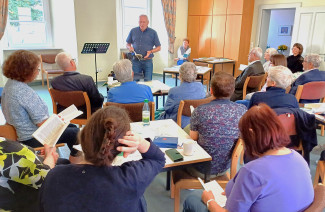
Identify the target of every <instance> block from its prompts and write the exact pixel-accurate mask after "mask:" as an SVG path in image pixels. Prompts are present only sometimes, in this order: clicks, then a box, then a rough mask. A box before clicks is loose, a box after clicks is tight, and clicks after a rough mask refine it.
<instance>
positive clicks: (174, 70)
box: [164, 66, 212, 75]
mask: <svg viewBox="0 0 325 212" xmlns="http://www.w3.org/2000/svg"><path fill="white" fill-rule="evenodd" d="M180 67H181V66H173V67H169V68H164V72H168V73H179V68H180ZM196 68H197V73H198V74H202V75H204V74H206V73H207V72H209V71H211V69H212V68H210V67H206V66H196Z"/></svg>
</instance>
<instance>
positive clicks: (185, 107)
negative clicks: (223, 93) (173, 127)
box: [177, 96, 214, 126]
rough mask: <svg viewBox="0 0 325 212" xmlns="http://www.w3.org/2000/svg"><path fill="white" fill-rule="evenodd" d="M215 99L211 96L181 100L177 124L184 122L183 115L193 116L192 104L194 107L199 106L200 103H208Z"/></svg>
mask: <svg viewBox="0 0 325 212" xmlns="http://www.w3.org/2000/svg"><path fill="white" fill-rule="evenodd" d="M213 99H214V97H213V96H210V97H208V98H205V99H188V100H181V101H180V102H179V106H178V112H177V124H178V125H179V126H181V123H182V115H183V116H191V109H190V106H191V105H192V106H193V107H194V108H197V107H198V106H200V105H203V104H207V103H209V102H211V101H212V100H213Z"/></svg>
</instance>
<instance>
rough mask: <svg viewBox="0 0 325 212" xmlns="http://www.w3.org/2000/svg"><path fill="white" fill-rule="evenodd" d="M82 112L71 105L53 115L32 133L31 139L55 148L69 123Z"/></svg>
mask: <svg viewBox="0 0 325 212" xmlns="http://www.w3.org/2000/svg"><path fill="white" fill-rule="evenodd" d="M82 113H83V112H82V111H80V110H78V109H77V108H76V106H75V105H71V106H70V107H68V108H66V109H65V110H64V111H62V112H61V113H59V114H53V115H51V116H50V118H48V119H47V120H46V121H45V122H44V123H43V124H42V125H41V126H40V127H39V128H38V129H37V130H36V131H35V132H34V133H33V137H34V138H35V139H36V140H38V141H39V142H40V143H42V144H43V145H44V144H47V145H49V146H51V147H53V146H55V144H56V142H58V140H59V138H60V136H61V135H62V133H63V132H64V130H65V129H66V128H67V127H68V125H69V123H70V121H71V120H72V119H74V118H76V117H78V116H80V115H81V114H82Z"/></svg>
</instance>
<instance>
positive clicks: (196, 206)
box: [183, 190, 209, 212]
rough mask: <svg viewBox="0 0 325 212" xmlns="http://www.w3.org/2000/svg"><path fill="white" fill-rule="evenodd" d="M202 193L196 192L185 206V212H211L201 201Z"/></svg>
mask: <svg viewBox="0 0 325 212" xmlns="http://www.w3.org/2000/svg"><path fill="white" fill-rule="evenodd" d="M201 196H202V191H201V190H200V191H194V192H193V194H191V195H190V196H188V197H187V198H186V200H185V202H184V204H183V212H209V210H208V208H207V206H206V205H205V204H204V203H203V202H202V200H201Z"/></svg>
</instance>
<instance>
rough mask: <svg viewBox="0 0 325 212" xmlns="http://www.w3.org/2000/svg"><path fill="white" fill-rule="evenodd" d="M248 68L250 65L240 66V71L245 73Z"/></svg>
mask: <svg viewBox="0 0 325 212" xmlns="http://www.w3.org/2000/svg"><path fill="white" fill-rule="evenodd" d="M247 66H248V65H244V64H240V66H239V70H240V71H244V70H245V68H247Z"/></svg>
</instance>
